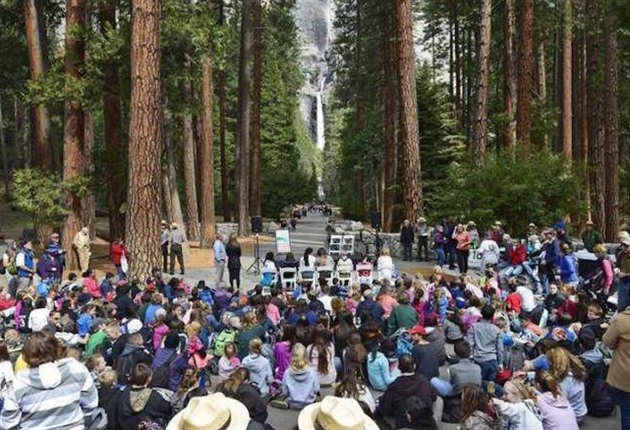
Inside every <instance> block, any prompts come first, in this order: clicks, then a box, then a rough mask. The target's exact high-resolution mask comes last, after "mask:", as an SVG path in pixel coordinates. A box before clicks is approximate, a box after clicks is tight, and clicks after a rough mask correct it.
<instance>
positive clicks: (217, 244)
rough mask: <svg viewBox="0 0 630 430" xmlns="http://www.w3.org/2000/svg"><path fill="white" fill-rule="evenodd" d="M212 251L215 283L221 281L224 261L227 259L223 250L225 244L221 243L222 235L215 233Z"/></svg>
mask: <svg viewBox="0 0 630 430" xmlns="http://www.w3.org/2000/svg"><path fill="white" fill-rule="evenodd" d="M212 250H213V251H214V274H215V278H216V283H217V285H218V284H220V283H222V282H223V271H224V270H225V262H226V261H227V253H226V252H225V245H223V236H221V234H220V233H217V235H216V236H215V240H214V245H212Z"/></svg>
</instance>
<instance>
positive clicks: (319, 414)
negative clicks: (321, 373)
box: [167, 396, 378, 430]
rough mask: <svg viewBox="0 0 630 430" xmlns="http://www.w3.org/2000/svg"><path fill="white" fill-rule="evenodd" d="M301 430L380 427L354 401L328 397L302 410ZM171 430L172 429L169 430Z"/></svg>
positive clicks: (300, 417)
mask: <svg viewBox="0 0 630 430" xmlns="http://www.w3.org/2000/svg"><path fill="white" fill-rule="evenodd" d="M298 429H299V430H316V429H318V430H378V425H376V423H375V422H374V420H372V419H371V418H370V417H368V416H367V415H365V414H364V413H363V409H361V406H360V405H359V402H357V401H356V400H354V399H344V398H341V397H334V396H327V397H325V398H324V400H322V401H321V402H318V403H313V404H312V405H309V406H307V407H305V408H304V409H302V412H300V416H299V417H298ZM167 430H171V429H167Z"/></svg>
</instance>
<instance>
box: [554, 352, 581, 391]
mask: <svg viewBox="0 0 630 430" xmlns="http://www.w3.org/2000/svg"><path fill="white" fill-rule="evenodd" d="M546 355H547V358H548V359H549V374H550V375H551V376H553V377H554V379H555V380H556V381H558V383H560V382H562V380H563V379H564V378H566V377H567V375H568V374H569V372H571V374H572V375H573V377H575V378H576V379H580V380H584V377H585V376H586V368H585V367H584V365H583V364H582V362H581V361H580V360H579V359H578V358H577V357H576V356H575V355H573V354H571V353H570V352H569V351H567V350H566V349H564V348H560V347H558V348H552V349H550V350H549V351H547V353H546Z"/></svg>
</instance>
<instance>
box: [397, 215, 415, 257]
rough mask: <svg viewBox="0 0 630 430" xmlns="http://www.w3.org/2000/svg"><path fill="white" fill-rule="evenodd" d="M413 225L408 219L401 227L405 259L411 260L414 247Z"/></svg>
mask: <svg viewBox="0 0 630 430" xmlns="http://www.w3.org/2000/svg"><path fill="white" fill-rule="evenodd" d="M413 234H414V233H413V227H412V226H411V223H410V222H409V220H408V219H406V220H405V221H404V222H403V225H402V227H401V229H400V243H401V244H402V246H403V260H404V261H411V252H412V248H413Z"/></svg>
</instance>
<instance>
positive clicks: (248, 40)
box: [234, 0, 254, 235]
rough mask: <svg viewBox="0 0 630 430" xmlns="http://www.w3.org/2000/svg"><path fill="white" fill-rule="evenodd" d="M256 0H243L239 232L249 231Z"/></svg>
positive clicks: (238, 141)
mask: <svg viewBox="0 0 630 430" xmlns="http://www.w3.org/2000/svg"><path fill="white" fill-rule="evenodd" d="M253 4H254V0H243V8H242V16H241V48H240V49H241V51H240V59H239V71H238V111H237V116H236V146H235V147H236V151H235V155H236V156H235V159H234V161H235V166H236V209H237V214H238V219H237V222H238V233H239V234H240V235H247V234H248V232H249V229H248V224H249V173H250V172H249V168H250V165H249V149H250V146H249V143H250V142H249V140H250V139H249V133H250V119H251V96H252V95H251V87H252V67H251V58H250V53H251V51H252V43H253V25H252V22H251V21H252V20H251V11H252V9H253Z"/></svg>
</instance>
